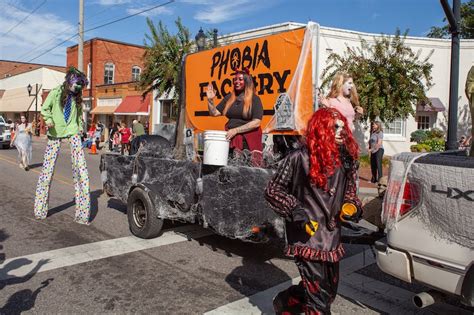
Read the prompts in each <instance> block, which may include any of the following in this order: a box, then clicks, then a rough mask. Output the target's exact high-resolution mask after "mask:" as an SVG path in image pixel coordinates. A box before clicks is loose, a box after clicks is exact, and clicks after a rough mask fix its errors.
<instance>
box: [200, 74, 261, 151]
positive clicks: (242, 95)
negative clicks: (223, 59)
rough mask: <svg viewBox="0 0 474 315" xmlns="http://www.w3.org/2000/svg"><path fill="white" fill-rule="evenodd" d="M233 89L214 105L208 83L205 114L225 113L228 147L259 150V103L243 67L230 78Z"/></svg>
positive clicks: (213, 92)
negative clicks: (207, 110)
mask: <svg viewBox="0 0 474 315" xmlns="http://www.w3.org/2000/svg"><path fill="white" fill-rule="evenodd" d="M232 82H233V87H234V89H233V90H232V92H231V93H229V94H227V95H226V96H225V97H224V98H223V99H222V101H220V103H219V104H218V105H217V106H215V105H214V98H215V96H216V92H215V91H214V88H213V87H212V85H211V84H209V85H208V87H207V92H206V95H207V101H208V103H207V104H208V108H209V113H210V114H211V116H213V117H217V116H226V117H227V118H228V119H229V121H228V122H227V124H226V125H225V129H226V131H227V140H229V141H230V149H231V150H233V149H239V150H244V149H247V150H250V151H262V129H261V128H260V125H261V123H262V117H263V106H262V101H261V100H260V98H259V97H258V96H257V95H256V94H255V88H254V84H253V80H252V77H251V76H250V74H249V71H248V69H247V68H244V69H243V70H237V71H236V72H235V73H234V78H233V80H232Z"/></svg>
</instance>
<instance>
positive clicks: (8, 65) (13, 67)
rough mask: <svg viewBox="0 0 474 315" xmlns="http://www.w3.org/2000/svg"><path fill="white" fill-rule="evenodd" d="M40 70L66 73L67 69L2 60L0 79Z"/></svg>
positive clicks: (0, 61)
mask: <svg viewBox="0 0 474 315" xmlns="http://www.w3.org/2000/svg"><path fill="white" fill-rule="evenodd" d="M39 68H47V69H51V70H56V71H60V72H65V69H66V68H65V67H61V66H54V65H45V64H40V63H28V62H20V61H13V60H0V79H3V78H9V77H11V76H14V75H17V74H20V73H24V72H29V71H32V70H36V69H39Z"/></svg>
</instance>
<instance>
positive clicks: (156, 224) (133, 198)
mask: <svg viewBox="0 0 474 315" xmlns="http://www.w3.org/2000/svg"><path fill="white" fill-rule="evenodd" d="M154 209H155V206H154V204H153V202H152V201H151V199H150V197H149V196H148V194H147V193H146V192H145V191H144V190H143V189H141V188H135V189H134V190H133V191H132V192H131V193H130V195H129V196H128V201H127V217H128V225H129V226H130V231H131V232H132V234H133V235H135V236H137V237H140V238H154V237H157V236H158V235H159V234H160V232H161V228H162V227H163V220H161V219H159V218H158V217H157V216H156V213H155V211H154Z"/></svg>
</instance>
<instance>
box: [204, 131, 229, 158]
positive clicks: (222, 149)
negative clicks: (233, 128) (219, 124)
mask: <svg viewBox="0 0 474 315" xmlns="http://www.w3.org/2000/svg"><path fill="white" fill-rule="evenodd" d="M226 135H227V131H221V130H207V131H204V162H203V164H207V165H221V166H225V165H227V158H228V156H229V140H227V139H226V138H225V137H226Z"/></svg>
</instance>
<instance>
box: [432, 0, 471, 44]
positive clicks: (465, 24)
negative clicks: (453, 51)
mask: <svg viewBox="0 0 474 315" xmlns="http://www.w3.org/2000/svg"><path fill="white" fill-rule="evenodd" d="M460 11H461V12H460V13H461V21H460V23H459V37H460V38H474V0H469V2H466V3H461V8H460ZM443 22H445V23H446V18H444V19H443ZM450 35H451V33H450V32H449V25H448V24H446V25H444V26H442V27H437V26H432V27H431V30H430V32H429V33H428V35H427V36H428V37H432V38H449V37H450Z"/></svg>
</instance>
